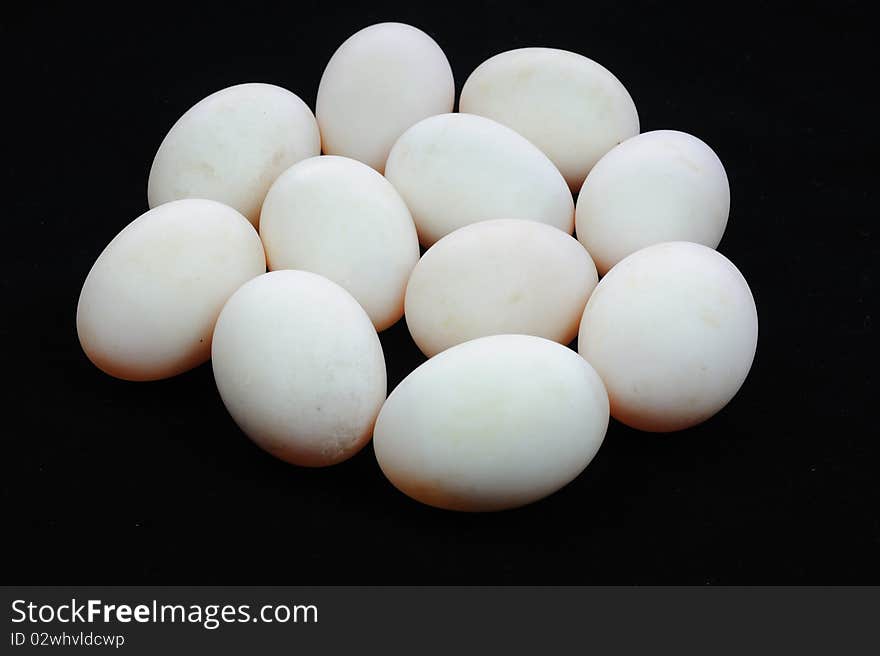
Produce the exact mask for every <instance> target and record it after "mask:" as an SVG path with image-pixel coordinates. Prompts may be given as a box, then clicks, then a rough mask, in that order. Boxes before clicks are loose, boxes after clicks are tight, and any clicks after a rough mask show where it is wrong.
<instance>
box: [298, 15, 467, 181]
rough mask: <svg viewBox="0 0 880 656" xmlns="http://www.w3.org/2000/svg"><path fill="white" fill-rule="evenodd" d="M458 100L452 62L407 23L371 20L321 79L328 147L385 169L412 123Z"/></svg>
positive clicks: (321, 119)
mask: <svg viewBox="0 0 880 656" xmlns="http://www.w3.org/2000/svg"><path fill="white" fill-rule="evenodd" d="M454 103H455V80H454V79H453V77H452V68H450V66H449V61H448V60H447V59H446V55H444V54H443V51H442V50H441V49H440V46H439V45H437V43H436V42H435V41H434V40H433V39H432V38H431V37H430V36H428V35H427V34H425V33H424V32H422V31H421V30H419V29H417V28H415V27H412V26H411V25H404V24H403V23H379V24H377V25H371V26H370V27H366V28H364V29H362V30H361V31H359V32H357V33H355V34H354V35H352V36H351V37H349V38H348V39H347V40H346V41H345V42H344V43H343V44H342V45H341V46H339V49H338V50H336V52H335V53H333V56H332V57H331V58H330V61H329V62H328V64H327V68H326V69H325V70H324V74H323V76H322V77H321V83H320V85H319V86H318V97H317V104H316V107H315V110H316V114H317V117H318V124H319V125H320V128H321V135H322V138H323V143H324V153H325V154H327V155H343V156H345V157H351V158H353V159H356V160H359V161H361V162H364V163H365V164H368V165H369V166H372V167H373V168H374V169H376V170H377V171H379V172H380V173H381V172H382V171H383V170H384V168H385V160H386V159H387V158H388V151H389V150H391V146H392V145H393V144H394V141H395V140H396V139H397V138H398V137H399V136H400V135H401V134H403V132H404V131H405V130H406V129H407V128H409V127H410V126H411V125H414V124H415V123H418V122H419V121H421V120H422V119H423V118H426V117H428V116H433V115H434V114H443V113H445V112H451V111H452V107H453V105H454Z"/></svg>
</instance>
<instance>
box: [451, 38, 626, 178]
mask: <svg viewBox="0 0 880 656" xmlns="http://www.w3.org/2000/svg"><path fill="white" fill-rule="evenodd" d="M459 106H460V109H461V111H462V112H468V113H471V114H479V115H480V116H487V117H488V118H491V119H493V120H496V121H498V122H499V123H503V124H504V125H506V126H508V127H511V128H513V129H514V130H516V131H517V132H519V133H520V134H521V135H523V136H524V137H525V138H526V139H528V140H529V141H531V142H532V143H533V144H535V145H536V146H537V147H538V148H540V149H541V150H542V151H544V153H546V154H547V156H548V157H549V158H550V159H551V160H553V163H554V164H555V165H556V166H557V168H558V169H559V170H560V171H561V172H562V175H563V176H565V180H566V182H568V184H569V186H570V187H571V190H572V191H577V190H578V189H580V187H581V184H583V181H584V177H586V175H587V173H588V172H589V171H590V169H591V168H592V167H593V165H594V164H595V163H596V162H597V161H599V158H600V157H602V156H603V155H604V154H605V153H607V152H608V151H609V150H610V149H611V148H613V147H614V146H616V145H617V144H618V143H620V142H621V141H623V140H625V139H628V138H629V137H632V136H634V135H636V134H638V133H639V115H638V113H637V112H636V106H635V104H634V103H633V100H632V98H631V97H630V95H629V93H628V92H627V90H626V89H625V88H624V86H623V85H622V84H621V83H620V81H619V80H618V79H617V78H616V77H614V75H612V74H611V72H610V71H608V70H607V69H605V68H604V67H602V66H600V65H599V64H597V63H596V62H594V61H593V60H591V59H587V58H586V57H583V56H582V55H578V54H575V53H573V52H567V51H565V50H556V49H553V48H521V49H519V50H510V51H508V52H503V53H501V54H499V55H495V56H494V57H492V58H491V59H488V60H486V61H485V62H483V63H482V64H480V66H478V67H477V69H476V70H475V71H474V72H473V73H471V76H470V77H469V78H468V79H467V81H466V82H465V85H464V88H463V89H462V91H461V99H460V101H459Z"/></svg>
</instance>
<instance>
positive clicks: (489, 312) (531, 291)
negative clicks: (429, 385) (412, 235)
mask: <svg viewBox="0 0 880 656" xmlns="http://www.w3.org/2000/svg"><path fill="white" fill-rule="evenodd" d="M597 281H598V275H597V273H596V267H595V266H594V265H593V261H592V260H591V259H590V255H589V254H588V253H587V251H586V250H584V247H583V246H581V244H580V243H578V241H577V240H576V239H575V238H574V237H572V236H570V235H568V234H566V233H564V232H562V231H561V230H557V229H556V228H554V227H552V226H548V225H545V224H543V223H535V222H534V221H518V220H515V219H499V220H495V221H483V222H481V223H475V224H473V225H469V226H465V227H464V228H459V229H458V230H456V231H455V232H452V233H450V234H448V235H446V236H445V237H444V238H443V239H441V240H440V241H438V242H437V243H436V244H434V245H433V246H432V247H431V248H430V249H428V251H427V252H426V253H425V255H424V256H423V257H422V259H421V260H419V263H418V264H417V265H416V268H415V269H414V270H413V273H412V276H411V277H410V280H409V285H408V286H407V289H406V323H407V326H409V330H410V333H411V334H412V336H413V339H414V340H415V342H416V344H418V346H419V348H420V349H421V350H422V352H423V353H425V355H427V356H429V357H430V356H432V355H435V354H436V353H439V352H440V351H443V350H444V349H447V348H449V347H450V346H453V345H455V344H460V343H461V342H466V341H468V340H471V339H475V338H477V337H485V336H487V335H499V334H504V333H518V334H525V335H537V336H539V337H546V338H547V339H552V340H553V341H556V342H561V343H563V344H567V343H568V342H570V341H571V340H573V339H574V338H575V336H576V335H577V331H578V324H579V323H580V320H581V315H582V314H583V311H584V305H586V303H587V299H588V298H589V296H590V293H591V292H592V291H593V288H594V287H595V286H596V282H597Z"/></svg>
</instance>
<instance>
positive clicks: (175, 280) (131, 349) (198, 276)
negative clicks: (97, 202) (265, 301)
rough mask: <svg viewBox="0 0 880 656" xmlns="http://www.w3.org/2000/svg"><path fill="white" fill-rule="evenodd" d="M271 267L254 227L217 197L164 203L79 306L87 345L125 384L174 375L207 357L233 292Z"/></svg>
mask: <svg viewBox="0 0 880 656" xmlns="http://www.w3.org/2000/svg"><path fill="white" fill-rule="evenodd" d="M265 270H266V260H265V257H264V256H263V246H262V244H261V243H260V238H259V236H258V235H257V233H256V231H255V230H254V228H253V226H252V225H251V224H250V223H248V221H247V219H245V218H244V217H243V216H242V215H241V214H239V213H238V212H236V211H235V210H234V209H232V208H231V207H227V206H226V205H222V204H220V203H217V202H214V201H210V200H196V199H190V200H179V201H175V202H172V203H167V204H165V205H160V206H159V207H156V208H155V209H152V210H150V211H149V212H147V213H146V214H142V215H141V216H139V217H138V218H137V219H135V220H134V221H132V222H131V223H130V224H128V225H127V226H126V227H125V228H124V229H123V230H122V232H120V233H119V234H118V235H117V236H116V237H115V238H114V239H113V241H111V242H110V244H109V245H108V246H107V247H106V248H105V249H104V252H102V253H101V255H100V256H99V257H98V259H97V261H96V262H95V264H94V266H92V270H91V271H89V275H88V277H87V278H86V281H85V283H84V284H83V288H82V292H81V293H80V297H79V304H78V306H77V310H76V328H77V332H78V334H79V340H80V344H82V347H83V350H84V351H85V353H86V355H87V356H88V357H89V359H90V360H91V361H92V362H93V363H94V364H95V365H96V366H97V367H98V368H99V369H101V370H103V371H105V372H106V373H108V374H110V375H111V376H116V377H117V378H123V379H125V380H157V379H159V378H167V377H169V376H174V375H176V374H179V373H183V372H184V371H187V370H188V369H192V368H193V367H195V366H197V365H199V364H201V363H203V362H206V361H207V360H208V358H209V357H210V353H211V335H212V333H213V330H214V322H215V321H216V320H217V315H218V314H219V313H220V310H221V308H222V307H223V304H224V303H225V302H226V300H227V299H228V298H229V296H230V295H231V294H232V293H233V292H234V291H235V290H236V289H238V288H239V286H241V285H242V284H243V283H244V282H246V281H248V280H250V279H251V278H253V277H255V276H258V275H260V274H261V273H263V272H265Z"/></svg>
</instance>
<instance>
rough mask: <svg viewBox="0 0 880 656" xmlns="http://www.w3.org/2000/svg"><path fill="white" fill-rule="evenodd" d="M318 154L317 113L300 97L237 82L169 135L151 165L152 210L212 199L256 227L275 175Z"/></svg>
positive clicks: (199, 105) (189, 113)
mask: <svg viewBox="0 0 880 656" xmlns="http://www.w3.org/2000/svg"><path fill="white" fill-rule="evenodd" d="M320 152H321V136H320V134H319V132H318V124H317V122H316V121H315V116H314V115H313V114H312V111H311V110H310V109H309V107H308V105H306V104H305V103H304V102H303V101H302V100H300V98H299V97H298V96H296V95H295V94H293V93H291V92H290V91H288V90H287V89H282V88H281V87H277V86H274V85H272V84H260V83H251V84H239V85H236V86H233V87H229V88H227V89H223V90H221V91H218V92H216V93H213V94H211V95H210V96H208V97H207V98H205V99H204V100H202V101H201V102H199V103H197V104H196V105H194V106H193V107H192V108H190V109H189V110H188V111H187V112H186V113H185V114H184V115H183V116H181V117H180V119H179V120H178V121H177V123H175V124H174V126H173V127H172V128H171V130H170V131H169V132H168V134H167V135H166V137H165V139H164V140H163V141H162V144H161V145H160V146H159V150H158V152H157V153H156V157H155V159H154V160H153V166H152V168H151V169H150V179H149V182H148V183H147V198H148V200H149V203H150V207H156V206H157V205H160V204H162V203H166V202H168V201H172V200H177V199H180V198H210V199H213V200H217V201H220V202H222V203H225V204H227V205H229V206H231V207H234V208H235V209H237V210H238V211H239V212H241V213H242V214H244V215H245V216H246V217H247V218H248V220H249V221H250V222H251V223H253V224H254V226H256V225H257V222H258V221H259V219H260V206H261V205H262V204H263V198H264V197H265V196H266V192H267V191H268V190H269V185H271V184H272V183H273V182H274V181H275V178H277V177H278V175H279V174H281V172H282V171H284V170H285V169H287V168H288V167H290V166H291V165H292V164H294V163H296V162H298V161H299V160H301V159H304V158H306V157H313V156H315V155H318V154H319V153H320Z"/></svg>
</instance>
